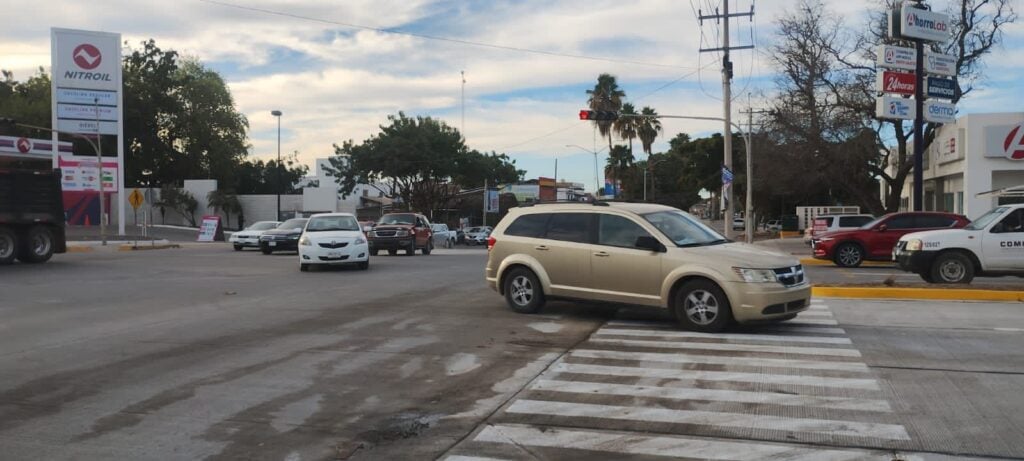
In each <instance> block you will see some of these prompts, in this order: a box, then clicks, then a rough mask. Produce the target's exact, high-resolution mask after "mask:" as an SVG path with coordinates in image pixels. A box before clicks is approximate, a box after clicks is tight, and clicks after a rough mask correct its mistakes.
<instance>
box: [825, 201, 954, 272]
mask: <svg viewBox="0 0 1024 461" xmlns="http://www.w3.org/2000/svg"><path fill="white" fill-rule="evenodd" d="M970 222H971V221H970V220H969V219H967V218H966V217H964V216H963V215H958V214H954V213H940V212H930V211H914V212H905V213H890V214H887V215H885V216H882V217H881V218H878V219H876V220H874V221H871V222H869V223H867V224H865V225H864V226H862V227H861V228H859V229H855V230H849V231H839V232H827V233H824V234H821V235H816V236H815V237H814V239H813V240H811V248H812V249H813V250H814V257H815V258H817V259H826V260H830V261H833V262H835V263H836V265H837V266H840V267H857V266H859V265H860V263H862V262H864V261H891V260H892V250H893V248H894V247H895V246H896V242H898V241H899V240H900V237H902V236H904V235H906V234H909V233H911V232H920V231H925V230H934V229H958V228H961V227H964V226H966V225H967V224H969V223H970Z"/></svg>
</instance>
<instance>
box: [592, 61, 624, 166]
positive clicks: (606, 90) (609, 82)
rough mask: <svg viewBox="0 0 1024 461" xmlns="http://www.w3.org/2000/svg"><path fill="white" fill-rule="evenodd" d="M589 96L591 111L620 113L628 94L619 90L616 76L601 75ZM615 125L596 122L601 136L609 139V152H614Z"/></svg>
mask: <svg viewBox="0 0 1024 461" xmlns="http://www.w3.org/2000/svg"><path fill="white" fill-rule="evenodd" d="M587 95H588V96H589V98H588V99H587V106H589V107H590V110H603V111H612V112H618V111H619V109H622V99H623V98H625V97H626V92H625V91H622V90H621V89H620V88H619V84H618V83H617V82H616V81H615V76H614V75H611V74H601V75H598V76H597V84H596V85H594V89H592V90H587ZM613 123H614V122H613V121H611V120H595V121H594V124H595V125H597V130H598V131H600V132H601V136H607V137H608V151H609V152H611V150H612V134H613V133H612V131H613V130H612V124H613Z"/></svg>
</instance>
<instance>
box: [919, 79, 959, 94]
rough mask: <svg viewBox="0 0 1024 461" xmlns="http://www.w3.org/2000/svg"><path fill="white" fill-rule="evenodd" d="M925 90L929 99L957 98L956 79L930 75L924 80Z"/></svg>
mask: <svg viewBox="0 0 1024 461" xmlns="http://www.w3.org/2000/svg"><path fill="white" fill-rule="evenodd" d="M924 92H925V96H928V98H929V99H931V98H939V99H956V93H957V88H956V80H953V79H949V78H939V77H930V76H929V77H928V78H926V79H925V81H924Z"/></svg>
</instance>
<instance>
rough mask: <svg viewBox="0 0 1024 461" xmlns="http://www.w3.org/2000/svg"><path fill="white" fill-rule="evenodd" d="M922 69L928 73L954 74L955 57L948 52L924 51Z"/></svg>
mask: <svg viewBox="0 0 1024 461" xmlns="http://www.w3.org/2000/svg"><path fill="white" fill-rule="evenodd" d="M924 71H925V72H927V73H929V74H935V75H945V76H946V77H955V76H956V57H955V56H950V55H948V54H939V53H925V54H924Z"/></svg>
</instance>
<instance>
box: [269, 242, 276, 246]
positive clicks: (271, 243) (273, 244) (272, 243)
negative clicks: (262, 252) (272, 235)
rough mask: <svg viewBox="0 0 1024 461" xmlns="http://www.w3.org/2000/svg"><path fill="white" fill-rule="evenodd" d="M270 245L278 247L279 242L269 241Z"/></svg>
mask: <svg viewBox="0 0 1024 461" xmlns="http://www.w3.org/2000/svg"><path fill="white" fill-rule="evenodd" d="M268 245H270V246H272V247H276V246H277V242H270V243H268Z"/></svg>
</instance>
